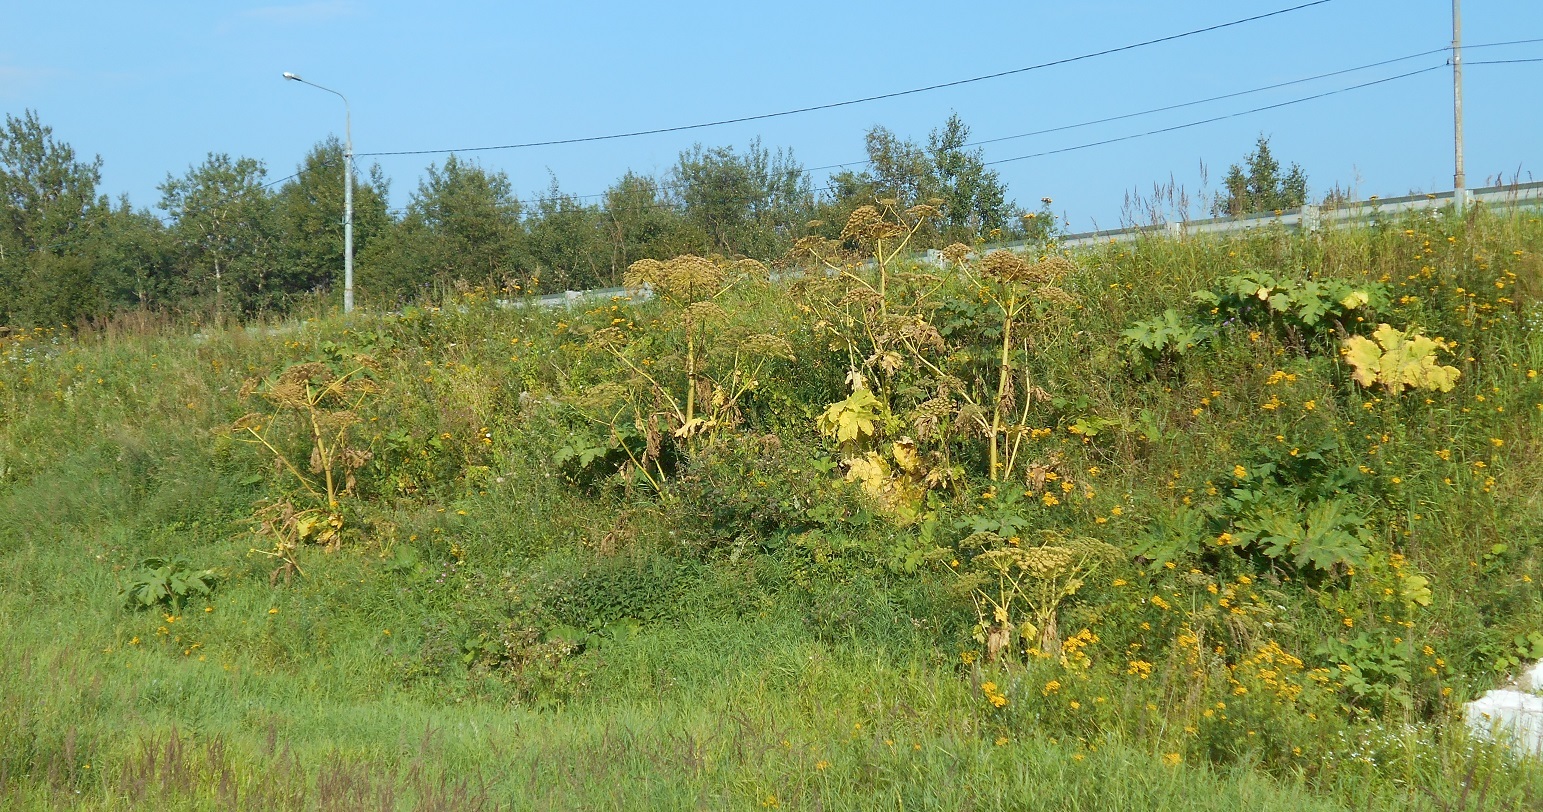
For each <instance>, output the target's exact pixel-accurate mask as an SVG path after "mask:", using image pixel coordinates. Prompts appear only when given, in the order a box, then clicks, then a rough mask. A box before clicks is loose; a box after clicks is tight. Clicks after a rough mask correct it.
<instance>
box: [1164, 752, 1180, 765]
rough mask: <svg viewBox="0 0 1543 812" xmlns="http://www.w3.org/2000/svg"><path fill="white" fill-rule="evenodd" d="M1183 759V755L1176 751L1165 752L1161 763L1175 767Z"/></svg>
mask: <svg viewBox="0 0 1543 812" xmlns="http://www.w3.org/2000/svg"><path fill="white" fill-rule="evenodd" d="M1183 760H1184V757H1183V756H1181V755H1179V754H1178V753H1165V754H1163V763H1164V764H1166V765H1168V766H1169V767H1177V766H1179V763H1180V762H1182V761H1183Z"/></svg>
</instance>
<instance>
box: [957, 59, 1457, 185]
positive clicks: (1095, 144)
mask: <svg viewBox="0 0 1543 812" xmlns="http://www.w3.org/2000/svg"><path fill="white" fill-rule="evenodd" d="M1445 67H1446V64H1444V63H1443V64H1441V65H1432V66H1430V67H1428V68H1421V69H1419V70H1415V71H1410V72H1408V73H1400V74H1398V75H1396V76H1389V77H1387V78H1385V79H1377V80H1374V81H1371V82H1363V83H1361V84H1358V85H1351V86H1349V87H1342V88H1339V89H1337V90H1329V91H1325V92H1323V93H1315V94H1313V95H1311V96H1303V97H1302V98H1300V99H1292V100H1290V101H1283V102H1277V103H1275V104H1267V105H1264V106H1262V107H1255V108H1253V109H1250V110H1240V111H1238V112H1235V113H1228V114H1226V115H1222V116H1213V117H1211V118H1206V119H1201V120H1199V121H1191V122H1187V123H1184V124H1175V125H1174V126H1172V127H1162V128H1159V129H1156V130H1148V131H1146V132H1143V133H1134V134H1132V135H1123V136H1120V137H1118V138H1106V139H1104V140H1102V141H1092V142H1089V143H1086V144H1078V145H1076V146H1071V147H1062V148H1061V149H1052V150H1046V151H1044V152H1036V153H1034V154H1032V155H1019V156H1016V157H1013V158H999V159H997V160H994V161H986V162H985V165H986V166H993V165H996V164H1005V163H1010V162H1012V161H1023V160H1027V159H1029V158H1042V157H1044V156H1046V155H1059V154H1061V153H1063V152H1073V151H1076V150H1080V149H1088V148H1089V147H1100V146H1103V145H1105V144H1114V143H1118V142H1120V141H1130V140H1133V139H1136V138H1145V137H1147V136H1150V135H1161V134H1163V133H1170V132H1174V131H1175V130H1184V129H1188V128H1190V127H1198V126H1200V125H1202V124H1212V123H1215V122H1217V121H1225V120H1227V119H1229V118H1237V117H1239V116H1246V115H1250V114H1252V113H1261V112H1264V111H1266V110H1276V109H1279V108H1281V107H1288V106H1290V105H1293V104H1301V103H1303V102H1309V101H1314V100H1316V99H1322V98H1326V97H1328V96H1335V95H1338V94H1340V93H1348V92H1350V91H1352V90H1360V89H1361V88H1366V87H1372V86H1374V85H1380V84H1385V83H1387V82H1392V81H1396V80H1398V79H1406V78H1408V77H1410V76H1419V75H1420V74H1422V73H1430V72H1431V71H1435V70H1441V69H1442V68H1445Z"/></svg>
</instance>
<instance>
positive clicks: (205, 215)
mask: <svg viewBox="0 0 1543 812" xmlns="http://www.w3.org/2000/svg"><path fill="white" fill-rule="evenodd" d="M267 175H268V170H267V168H266V167H265V166H263V163H262V162H261V161H258V160H255V159H252V158H236V159H232V158H231V157H230V156H229V155H227V154H225V153H216V152H211V153H209V156H208V157H207V158H206V159H205V160H204V162H203V163H202V164H199V165H198V166H192V167H188V171H187V172H186V173H185V174H184V175H183V176H182V177H180V178H179V177H176V176H173V175H170V174H168V175H167V176H166V181H165V182H164V183H162V184H161V185H160V187H159V188H160V191H161V202H160V204H159V205H160V207H161V208H162V209H165V210H166V211H167V212H169V213H170V215H171V218H172V225H171V228H170V233H171V237H172V239H173V241H174V242H175V244H176V246H177V248H178V249H179V251H180V253H181V262H182V265H183V267H184V269H185V270H186V273H187V275H188V284H189V286H190V292H191V293H192V295H193V296H195V297H198V298H199V299H202V300H205V301H207V302H208V303H209V304H210V306H212V307H213V310H214V318H215V321H216V322H218V321H219V320H220V319H222V318H224V317H226V316H228V315H231V314H232V313H236V314H240V315H250V314H252V313H255V312H258V311H260V310H262V309H263V308H264V307H265V306H266V305H269V304H270V303H271V302H272V301H273V300H274V299H276V298H278V297H282V296H283V295H284V294H285V293H286V292H287V291H286V290H285V289H284V288H283V287H282V286H281V285H278V284H275V283H274V281H273V280H271V279H270V278H269V275H268V272H269V268H270V266H271V265H272V262H273V257H274V251H275V248H276V247H277V246H276V243H275V241H274V239H273V238H274V233H273V230H272V226H271V224H272V218H273V201H272V199H271V198H270V197H269V195H268V192H267V189H266V186H265V185H264V184H263V179H264V178H266V177H267Z"/></svg>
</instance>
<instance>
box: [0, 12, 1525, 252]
mask: <svg viewBox="0 0 1543 812" xmlns="http://www.w3.org/2000/svg"><path fill="white" fill-rule="evenodd" d="M1306 1H1307V0H1230V1H1229V2H1212V1H1211V0H1182V1H1180V0H1160V1H1155V2H1154V1H1143V2H1134V1H1122V2H1116V1H1115V0H1091V1H1089V2H1075V3H1068V2H1044V1H1043V0H1033V1H1031V2H1018V3H969V2H953V3H948V4H942V3H935V2H934V3H911V2H902V1H900V0H892V1H891V2H885V3H830V2H824V3H814V2H802V1H801V0H789V1H787V2H783V3H779V4H732V3H722V2H718V3H705V2H680V3H670V4H662V3H659V4H648V3H636V2H632V3H613V2H590V3H550V2H545V3H526V2H501V3H500V2H464V1H457V0H442V1H441V2H438V3H434V4H429V3H423V2H367V1H366V0H300V2H292V3H283V2H280V3H243V2H217V3H211V2H207V1H205V2H166V1H163V2H158V3H135V4H129V3H120V2H99V3H78V2H76V3H72V2H67V1H66V0H60V1H59V2H52V3H17V4H13V5H12V7H11V8H9V9H8V10H7V12H6V18H7V19H6V24H5V26H4V29H3V30H0V110H3V111H4V112H7V113H11V114H20V113H21V112H22V111H23V110H24V109H27V108H31V109H35V110H36V111H37V112H38V114H39V116H40V117H41V118H42V120H43V122H44V123H46V124H48V125H50V126H52V127H53V128H54V131H55V135H56V137H58V138H60V139H62V140H65V141H68V142H69V143H71V144H72V145H73V146H75V147H76V149H77V150H79V151H80V152H82V153H84V154H86V155H88V156H89V155H92V154H100V155H101V156H102V159H103V162H104V165H103V191H104V192H107V193H109V194H112V195H114V196H116V195H118V194H123V193H127V194H128V195H129V197H130V199H131V201H132V202H133V203H134V204H135V205H136V206H154V204H155V203H156V202H157V200H158V199H159V193H158V192H157V191H156V188H155V187H156V186H157V184H159V183H161V182H162V181H163V180H164V179H165V177H166V174H167V173H168V172H176V173H178V174H180V173H182V172H184V171H186V169H187V168H188V166H189V165H190V164H193V163H197V162H199V161H201V160H202V159H203V158H204V156H205V155H206V154H207V153H209V152H211V151H217V152H227V153H230V154H232V155H243V156H250V157H253V158H258V159H260V160H262V161H264V162H265V163H266V164H267V166H268V168H269V172H270V175H269V177H270V178H273V179H276V178H279V177H281V176H284V175H287V174H290V173H291V172H293V171H294V170H295V166H296V164H297V163H298V162H299V161H300V159H301V157H302V156H303V155H304V153H305V152H306V151H307V150H308V149H309V148H310V147H311V146H312V145H314V144H315V143H316V142H317V141H318V140H320V139H321V138H323V137H325V136H326V135H327V134H329V133H337V134H339V135H341V133H342V128H343V110H342V104H341V102H339V100H338V99H337V98H336V97H334V96H331V95H329V94H326V93H323V92H321V91H319V90H315V89H314V88H308V87H305V86H302V85H299V84H296V83H293V82H285V81H283V80H282V78H281V76H280V74H281V73H282V72H283V71H294V72H295V73H298V74H300V75H301V76H304V77H305V78H306V79H308V80H311V81H314V82H317V83H318V84H322V85H326V86H328V87H331V88H334V89H336V90H339V91H341V92H343V93H345V94H347V95H348V97H349V99H350V101H351V102H352V106H353V131H354V143H355V149H356V150H357V151H359V152H378V151H393V150H413V149H440V148H464V147H476V146H484V145H494V144H509V143H518V142H526V141H537V140H549V139H562V138H570V137H583V136H592V135H603V134H608V133H614V132H624V131H631V130H637V129H650V128H657V127H669V126H674V125H680V124H691V123H696V122H703V121H711V120H716V119H723V118H733V117H739V116H748V115H756V114H760V113H767V112H773V111H778V110H784V109H789V108H796V107H803V106H808V105H817V104H824V103H829V102H837V101H843V100H847V99H852V98H858V97H864V96H869V95H875V94H882V93H888V92H893V91H898V90H905V89H908V88H914V87H920V86H925V85H931V84H936V83H940V82H948V81H953V80H957V79H964V78H969V77H972V76H979V75H983V74H989V73H995V72H999V71H1005V70H1012V69H1015V68H1021V67H1024V66H1028V65H1033V64H1037V63H1041V62H1045V61H1050V60H1055V59H1061V58H1065V57H1069V56H1075V55H1078V54H1083V53H1087V52H1092V51H1099V50H1104V49H1107V48H1113V47H1118V46H1121V45H1126V44H1130V43H1134V42H1138V41H1142V40H1147V39H1152V38H1155V37H1162V36H1166V35H1170V34H1176V33H1180V32H1183V31H1187V30H1191V29H1195V28H1201V27H1204V26H1208V25H1214V24H1217V23H1223V22H1227V21H1229V20H1235V19H1239V18H1242V17H1248V16H1252V15H1255V14H1261V13H1265V12H1269V11H1274V10H1277V9H1282V8H1286V7H1290V6H1294V5H1299V4H1300V3H1302V2H1306ZM1532 38H1543V3H1540V2H1538V0H1489V1H1488V2H1476V0H1470V1H1469V2H1468V3H1467V4H1465V7H1464V21H1463V39H1464V43H1465V44H1466V45H1476V44H1481V43H1491V42H1501V41H1509V40H1518V39H1532ZM1450 39H1451V3H1450V2H1449V0H1331V2H1327V3H1324V4H1321V5H1317V6H1314V7H1312V8H1307V9H1303V10H1299V11H1295V12H1291V13H1289V14H1284V15H1280V16H1276V17H1272V18H1269V19H1266V20H1261V21H1258V22H1253V23H1248V24H1244V25H1239V26H1236V27H1232V28H1227V29H1224V30H1220V31H1215V32H1211V33H1206V34H1200V35H1196V36H1193V37H1187V38H1184V39H1180V40H1177V41H1173V42H1168V43H1163V44H1158V45H1153V46H1149V47H1143V48H1138V49H1134V50H1130V51H1126V52H1122V53H1118V54H1114V55H1110V56H1106V57H1100V58H1096V59H1089V60H1085V61H1080V62H1076V63H1072V64H1068V65H1063V66H1058V67H1052V68H1047V69H1044V70H1036V71H1030V72H1027V73H1021V74H1016V75H1012V76H1007V77H1003V78H999V79H993V80H988V81H982V82H976V83H972V84H967V85H963V86H959V87H954V88H948V89H942V90H936V91H931V92H926V93H918V94H913V95H908V96H902V97H899V98H893V99H888V100H883V101H877V102H872V103H867V104H858V105H851V106H846V107H841V108H837V109H833V110H824V111H819V112H812V113H806V114H800V115H794V116H787V117H782V118H773V119H765V120H761V121H755V122H747V123H742V124H734V125H727V126H722V127H715V128H710V129H703V130H696V131H691V132H684V133H669V134H660V135H651V136H644V137H639V138H632V139H621V140H614V141H604V142H598V143H588V144H574V145H566V146H553V147H542V148H532V149H521V150H507V151H488V152H479V153H475V154H471V155H468V156H466V157H474V158H475V159H476V160H478V161H480V162H481V163H482V164H483V165H484V166H487V167H489V168H493V169H499V170H503V171H505V172H507V173H508V174H509V177H510V179H511V181H512V182H513V184H514V187H515V189H516V190H517V191H518V192H519V193H520V194H521V196H522V197H529V196H530V195H532V193H535V192H539V191H540V190H543V189H545V188H546V187H547V185H548V183H549V178H550V175H549V173H551V174H552V175H555V176H556V177H557V179H558V181H559V183H560V184H561V187H562V189H563V190H564V191H566V192H570V193H574V194H580V195H588V194H595V193H599V192H602V191H604V190H605V188H606V187H607V186H608V185H610V183H611V182H612V181H613V180H614V179H615V178H617V177H618V176H620V175H621V174H622V173H623V172H625V171H627V170H628V169H631V170H633V171H637V172H641V173H645V174H648V173H664V172H666V171H668V169H669V167H670V166H671V165H672V164H673V163H674V161H675V159H676V156H677V155H678V153H679V152H680V151H681V150H682V149H685V148H689V147H690V146H691V144H692V143H694V142H701V143H702V144H704V145H706V146H717V145H733V146H736V147H743V146H744V145H745V144H746V143H747V142H748V141H750V139H752V138H755V137H757V136H759V137H760V138H761V139H762V141H763V143H764V144H765V145H767V146H770V147H787V148H791V149H792V150H793V151H794V154H795V156H796V157H797V158H798V159H799V160H800V161H801V162H802V163H803V164H804V165H805V166H809V167H817V166H824V165H829V164H836V163H841V162H847V161H857V160H861V159H862V158H863V134H864V132H866V131H867V129H868V128H870V127H871V126H873V125H875V124H882V125H884V126H886V127H889V128H890V129H891V130H894V131H895V132H897V133H899V134H900V135H902V136H906V137H910V138H913V139H915V140H917V141H925V139H926V136H927V133H928V132H929V131H930V130H931V129H933V128H934V127H937V126H938V125H939V124H941V123H942V122H943V121H944V120H945V119H946V118H947V117H948V115H949V114H950V112H958V113H959V115H960V116H961V117H962V118H963V119H964V120H965V122H966V123H968V124H969V125H970V127H971V129H972V134H973V136H974V137H975V138H977V139H991V138H1001V137H1004V136H1011V135H1015V134H1020V133H1026V132H1030V131H1035V130H1041V129H1046V128H1051V127H1060V126H1064V125H1070V124H1077V123H1079V122H1085V121H1089V120H1092V119H1100V118H1106V117H1110V116H1118V115H1122V114H1125V113H1131V112H1136V111H1141V110H1146V109H1150V108H1154V107H1161V106H1166V105H1170V104H1178V103H1183V102H1188V101H1192V100H1196V99H1203V98H1207V97H1211V96H1216V95H1221V94H1228V93H1234V92H1238V91H1243V90H1249V89H1252V88H1257V87H1261V86H1265V85H1271V84H1275V83H1279V82H1287V81H1292V80H1296V79H1301V78H1304V77H1309V76H1314V75H1318V74H1322V73H1327V72H1330V71H1336V70H1340V69H1344V68H1352V67H1356V66H1360V65H1365V64H1367V63H1372V62H1377V61H1381V60H1386V59H1393V58H1397V57H1403V56H1407V55H1410V54H1414V53H1418V52H1421V51H1429V50H1433V49H1438V48H1442V47H1444V46H1446V45H1447V44H1448V43H1449V42H1450ZM1538 57H1543V42H1538V43H1531V44H1521V45H1512V46H1506V47H1493V48H1484V49H1475V50H1470V51H1467V52H1465V61H1466V62H1467V63H1469V66H1468V67H1467V68H1466V70H1465V87H1464V97H1465V98H1464V101H1465V105H1464V109H1465V118H1466V128H1465V130H1466V131H1465V135H1466V141H1467V163H1468V175H1469V185H1470V186H1480V185H1482V184H1483V183H1484V182H1485V180H1486V178H1488V177H1492V176H1496V175H1499V174H1504V175H1505V176H1506V177H1507V178H1510V177H1511V176H1513V175H1514V174H1516V173H1518V172H1520V173H1521V175H1522V179H1523V180H1528V179H1532V176H1531V174H1530V173H1532V172H1538V177H1539V178H1543V171H1540V166H1539V163H1540V161H1543V154H1540V148H1543V137H1540V133H1543V104H1539V98H1538V94H1539V88H1543V62H1530V63H1517V64H1497V65H1477V64H1473V63H1476V62H1478V61H1481V60H1495V59H1526V58H1538ZM1444 60H1445V56H1444V55H1443V54H1431V55H1427V56H1425V57H1421V58H1416V59H1410V60H1407V61H1402V62H1397V63H1394V64H1390V65H1385V66H1383V67H1380V68H1373V69H1369V70H1366V71H1360V72H1355V73H1349V74H1344V75H1341V76H1337V77H1331V78H1326V79H1321V80H1318V81H1314V82H1308V83H1303V84H1299V85H1294V86H1292V87H1286V88H1280V89H1276V90H1272V91H1266V92H1261V93H1256V94H1250V95H1246V96H1240V97H1237V98H1233V99H1228V100H1224V101H1218V102H1213V103H1209V104H1204V105H1197V106H1193V107H1188V108H1184V109H1179V110H1172V111H1168V112H1165V113H1159V114H1154V115H1148V116H1141V117H1137V118H1131V119H1127V120H1123V121H1116V122H1109V123H1105V124H1100V125H1095V126H1088V127H1081V128H1077V129H1072V130H1066V131H1062V132H1056V133H1048V134H1044V135H1039V136H1033V137H1026V138H1017V139H1013V140H1007V141H1000V142H997V143H992V144H987V145H985V146H984V149H985V155H986V158H987V160H988V161H989V160H999V159H1004V158H1012V157H1015V156H1021V155H1028V154H1032V153H1037V152H1043V151H1048V150H1056V149H1062V148H1065V147H1070V146H1076V145H1079V144H1085V143H1088V142H1092V141H1100V140H1104V139H1111V138H1119V137H1122V136H1127V135H1132V134H1136V133H1141V132H1146V131H1148V130H1153V129H1160V128H1164V127H1172V126H1176V125H1181V124H1185V123H1188V122H1192V121H1197V120H1200V119H1206V118H1211V117H1215V116H1222V115H1227V114H1230V113H1235V112H1239V111H1244V110H1248V109H1251V108H1254V107H1260V106H1264V105H1269V104H1275V103H1279V102H1284V101H1289V100H1292V99H1297V98H1302V97H1304V96H1309V95H1314V94H1316V93H1322V92H1325V91H1330V90H1336V89H1339V88H1343V87H1346V86H1349V85H1354V84H1359V83H1362V82H1369V81H1373V80H1376V79H1382V78H1385V77H1390V76H1393V75H1395V74H1399V73H1405V72H1409V71H1413V70H1418V69H1421V68H1426V67H1431V66H1439V65H1442V64H1443V62H1444ZM1260 133H1264V134H1267V135H1269V136H1270V137H1271V147H1272V149H1273V150H1274V152H1275V153H1276V155H1277V156H1278V157H1281V158H1282V159H1284V160H1286V161H1296V162H1298V163H1300V164H1301V165H1302V167H1303V169H1304V170H1305V171H1306V172H1307V176H1308V181H1309V184H1310V191H1311V192H1312V193H1313V194H1315V195H1321V194H1322V193H1323V192H1324V191H1326V190H1327V189H1328V188H1329V187H1331V186H1333V185H1335V184H1336V183H1338V184H1340V185H1341V186H1345V187H1353V188H1354V189H1355V190H1356V191H1357V192H1358V193H1359V194H1360V195H1361V196H1363V197H1364V196H1367V195H1371V194H1381V195H1392V194H1400V193H1405V192H1409V191H1434V190H1440V189H1448V188H1451V183H1452V96H1451V73H1450V69H1437V70H1432V71H1429V72H1427V73H1423V74H1419V75H1416V76H1411V77H1407V78H1402V79H1397V80H1393V81H1390V82H1386V83H1384V84H1380V85H1376V86H1374V87H1369V88H1364V89H1360V90H1353V91H1347V92H1344V93H1341V94H1339V95H1335V96H1330V97H1327V98H1323V99H1318V100H1315V101H1309V102H1304V103H1302V104H1296V105H1290V106H1286V107H1282V108H1279V109H1275V110H1271V111H1266V112H1261V113H1255V114H1249V115H1241V116H1238V117H1236V118H1230V119H1227V120H1224V121H1219V122H1215V123H1210V124H1205V125H1201V126H1196V127H1190V128H1186V129H1179V130H1175V131H1173V132H1169V133H1165V134H1161V135H1155V136H1151V137H1143V138H1135V139H1131V140H1128V141H1122V142H1119V143H1114V144H1108V145H1105V146H1098V147H1092V148H1088V149H1082V150H1075V151H1070V152H1064V153H1060V154H1057V155H1051V156H1045V157H1039V158H1031V159H1026V160H1019V161H1011V162H1007V163H1002V164H999V165H996V167H995V168H997V169H998V170H999V171H1000V172H1001V174H1002V177H1003V179H1004V180H1005V181H1006V182H1007V184H1008V187H1009V190H1010V192H1011V194H1012V195H1013V196H1014V197H1015V198H1016V199H1017V200H1018V201H1019V202H1021V203H1022V204H1024V205H1025V206H1029V207H1033V206H1034V205H1037V201H1038V199H1039V198H1040V197H1042V196H1048V197H1051V198H1053V199H1054V201H1055V209H1056V210H1057V211H1059V212H1062V213H1064V214H1065V215H1066V216H1067V217H1068V218H1069V220H1070V223H1071V226H1072V228H1073V229H1074V230H1082V229H1085V228H1089V227H1091V226H1092V225H1094V224H1095V223H1097V224H1098V225H1100V226H1110V225H1115V224H1117V222H1118V221H1119V219H1120V217H1121V211H1122V201H1123V200H1124V198H1125V195H1126V193H1127V192H1129V191H1131V190H1137V191H1143V192H1150V190H1151V189H1152V186H1153V184H1154V183H1158V182H1162V183H1166V182H1168V181H1169V180H1170V179H1172V180H1174V181H1176V182H1177V183H1179V184H1181V185H1182V186H1183V187H1185V188H1186V189H1187V190H1188V191H1190V192H1191V193H1192V194H1195V193H1199V192H1201V191H1202V189H1203V188H1208V189H1209V191H1213V192H1214V188H1215V186H1216V185H1217V183H1218V181H1219V179H1220V177H1221V175H1222V174H1223V173H1224V172H1225V170H1226V167H1227V165H1228V164H1229V163H1232V162H1237V161H1240V160H1241V159H1242V157H1243V156H1244V154H1246V153H1247V152H1248V151H1249V149H1250V148H1251V147H1252V145H1253V142H1254V139H1255V138H1256V137H1257V136H1258V135H1259V134H1260ZM443 159H444V156H443V155H411V156H387V157H380V158H375V159H363V160H366V161H369V160H378V161H379V162H380V165H381V167H382V169H383V170H384V171H385V173H386V175H387V176H388V177H389V178H390V179H391V181H392V190H391V191H392V203H393V205H395V206H402V205H405V204H406V202H407V200H408V197H409V195H410V194H411V193H412V191H413V190H414V189H415V188H416V187H417V184H418V180H419V177H420V176H421V174H422V171H423V169H424V167H425V166H427V165H428V164H429V163H430V162H439V161H443ZM1202 164H1205V165H1207V166H1208V167H1209V187H1203V186H1202V173H1201V165H1202ZM825 175H826V173H825V172H817V173H815V177H814V180H815V185H816V186H819V185H822V184H823V181H824V177H825Z"/></svg>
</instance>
